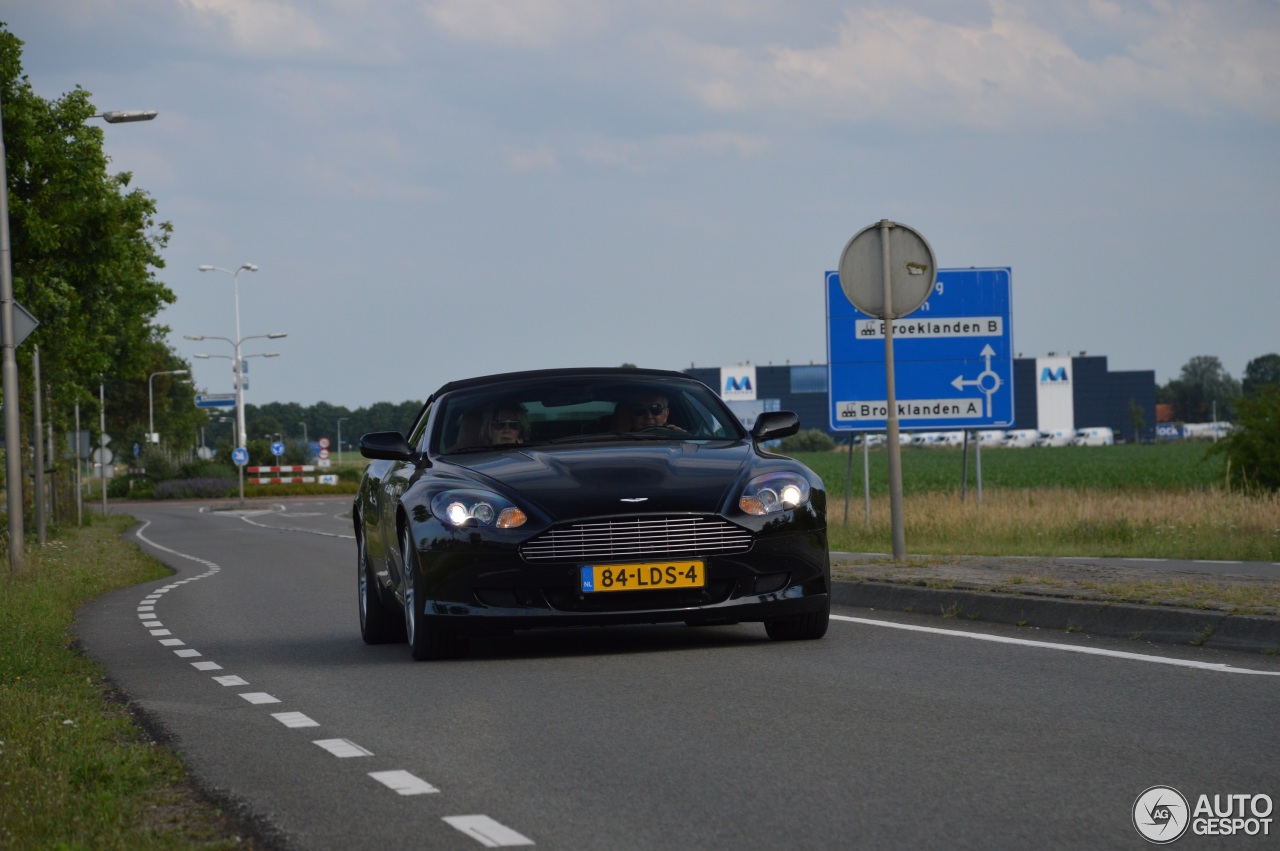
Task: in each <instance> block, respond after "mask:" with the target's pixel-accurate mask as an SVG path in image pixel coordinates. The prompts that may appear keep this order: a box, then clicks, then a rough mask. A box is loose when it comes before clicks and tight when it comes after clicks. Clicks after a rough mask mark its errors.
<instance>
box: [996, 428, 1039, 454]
mask: <svg viewBox="0 0 1280 851" xmlns="http://www.w3.org/2000/svg"><path fill="white" fill-rule="evenodd" d="M1039 442H1040V432H1038V431H1036V430H1035V429H1033V428H1015V429H1014V430H1013V431H1010V432H1008V433H1007V434H1006V435H1005V441H1004V445H1005V446H1015V447H1017V448H1019V449H1026V448H1027V447H1030V446H1035V445H1037V444H1038V443H1039Z"/></svg>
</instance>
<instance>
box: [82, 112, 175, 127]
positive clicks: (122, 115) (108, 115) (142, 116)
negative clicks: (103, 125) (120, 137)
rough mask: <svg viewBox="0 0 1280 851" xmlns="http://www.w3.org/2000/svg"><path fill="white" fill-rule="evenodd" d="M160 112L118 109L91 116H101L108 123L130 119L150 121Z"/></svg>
mask: <svg viewBox="0 0 1280 851" xmlns="http://www.w3.org/2000/svg"><path fill="white" fill-rule="evenodd" d="M157 114H158V113H157V112H156V111H155V110H154V109H118V110H113V111H111V112H99V113H98V114H96V115H90V116H89V117H90V118H101V119H102V120H103V121H105V122H107V123H108V124H126V123H128V122H130V121H150V120H151V119H153V118H155V117H156V115H157Z"/></svg>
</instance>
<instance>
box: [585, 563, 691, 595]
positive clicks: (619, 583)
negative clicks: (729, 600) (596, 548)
mask: <svg viewBox="0 0 1280 851" xmlns="http://www.w3.org/2000/svg"><path fill="white" fill-rule="evenodd" d="M706 584H707V568H706V566H705V565H704V564H703V563H702V562H701V561H655V562H643V563H641V564H588V565H583V567H582V590H583V592H585V593H596V592H599V591H653V590H657V589H663V588H701V587H702V586H704V585H706Z"/></svg>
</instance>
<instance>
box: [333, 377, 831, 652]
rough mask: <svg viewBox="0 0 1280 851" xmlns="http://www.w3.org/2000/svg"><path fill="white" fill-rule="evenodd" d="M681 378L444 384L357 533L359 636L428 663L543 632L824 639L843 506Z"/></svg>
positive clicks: (362, 509)
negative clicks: (637, 629) (696, 631)
mask: <svg viewBox="0 0 1280 851" xmlns="http://www.w3.org/2000/svg"><path fill="white" fill-rule="evenodd" d="M799 427H800V421H799V419H798V418H797V417H796V415H795V414H792V413H788V412H782V411H777V412H770V413H764V414H760V415H759V416H758V417H757V419H756V421H755V425H754V427H753V428H752V429H751V431H750V432H747V431H746V430H745V429H744V428H743V427H742V425H741V424H740V422H739V421H738V419H737V417H735V416H734V414H733V412H732V411H730V410H729V409H728V408H727V407H726V406H725V404H724V403H723V402H722V401H721V400H720V399H719V397H717V396H716V394H715V393H714V392H713V391H712V390H711V389H710V388H709V387H707V386H706V385H705V384H702V383H701V382H699V381H695V380H693V379H692V378H690V377H689V376H687V375H684V374H682V373H678V372H665V371H658V370H642V369H559V370H542V371H535V372H519V373H508V374H505V375H494V376H488V377H484V378H473V379H468V380H465V381H454V382H451V383H449V384H446V385H444V386H443V387H441V388H440V389H439V390H438V391H437V392H436V393H435V394H433V395H432V396H431V398H429V399H427V401H426V403H425V404H424V405H423V407H422V410H421V412H420V413H419V414H418V417H417V419H416V421H415V422H414V423H413V425H412V427H411V428H410V429H409V431H408V433H407V434H401V433H400V432H376V433H372V434H366V435H364V436H363V437H362V438H361V440H360V452H361V454H363V455H364V457H366V458H369V459H371V461H370V463H369V465H368V467H367V469H366V470H365V473H364V476H363V478H362V480H361V482H360V490H359V493H358V494H357V496H356V499H355V504H354V510H353V515H352V516H353V518H354V521H355V536H356V561H357V570H358V591H359V611H360V633H361V636H362V637H363V639H364V640H365V641H366V642H367V643H370V644H375V643H384V642H391V641H404V640H407V641H408V644H409V649H410V651H411V653H412V655H413V658H415V659H419V660H422V659H434V658H442V657H448V656H455V655H461V654H463V653H465V652H466V650H467V647H468V644H469V639H470V638H471V637H474V636H478V635H486V634H509V633H510V632H511V631H513V630H523V629H536V628H544V627H567V626H603V625H610V624H641V623H670V622H677V623H679V622H683V623H687V624H690V625H712V624H728V623H738V622H742V621H758V622H763V623H764V627H765V630H766V632H767V634H768V635H769V637H770V638H773V639H777V640H788V639H816V638H821V637H822V636H823V635H824V634H825V633H826V631H827V620H828V614H829V612H830V586H831V570H830V565H829V561H828V554H827V530H826V492H825V491H824V489H823V485H822V480H821V479H819V478H818V477H817V476H816V475H815V474H814V473H813V472H812V471H811V470H809V469H808V468H807V467H805V466H804V465H803V464H800V463H799V462H797V461H795V460H793V459H791V458H787V457H784V456H782V455H777V454H774V453H772V452H769V451H767V450H766V449H765V448H764V447H762V446H761V444H762V443H763V442H765V441H770V440H774V439H777V438H780V437H785V436H787V435H790V434H794V433H795V432H796V431H797V430H798V429H799Z"/></svg>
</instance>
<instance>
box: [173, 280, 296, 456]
mask: <svg viewBox="0 0 1280 851" xmlns="http://www.w3.org/2000/svg"><path fill="white" fill-rule="evenodd" d="M202 268H203V267H202ZM254 268H257V267H254ZM236 305H237V308H236V317H237V318H236V333H237V334H239V331H240V321H239V313H240V311H239V299H238V298H237V299H236ZM288 336H289V335H288V334H286V333H284V332H283V331H277V332H276V333H274V334H253V335H250V336H248V337H239V336H237V337H236V339H234V340H233V339H231V338H230V337H218V336H216V335H213V334H183V335H182V338H183V339H184V340H196V341H200V340H222V341H223V342H225V343H230V344H231V348H232V349H234V350H235V357H234V358H232V359H231V369H232V372H234V373H235V377H236V435H235V437H236V446H238V447H241V448H243V447H244V442H245V440H246V438H245V432H244V381H243V380H242V375H243V373H242V371H241V364H242V363H243V358H241V357H240V346H241V344H243V343H244V342H245V341H247V340H279V339H282V338H284V337H288ZM279 354H280V353H279V352H271V353H269V354H263V355H245V357H267V358H270V357H278V356H279ZM196 357H201V356H200V355H196ZM204 357H226V355H205V356H204Z"/></svg>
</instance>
